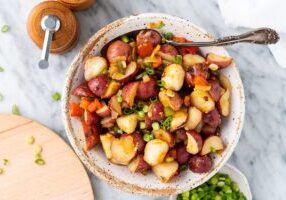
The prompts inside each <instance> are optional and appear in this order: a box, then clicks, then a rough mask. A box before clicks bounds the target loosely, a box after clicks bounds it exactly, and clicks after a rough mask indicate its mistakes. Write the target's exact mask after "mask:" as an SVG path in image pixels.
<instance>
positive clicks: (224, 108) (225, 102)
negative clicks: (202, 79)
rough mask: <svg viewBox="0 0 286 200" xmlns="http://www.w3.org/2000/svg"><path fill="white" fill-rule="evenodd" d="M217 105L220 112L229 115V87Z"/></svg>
mask: <svg viewBox="0 0 286 200" xmlns="http://www.w3.org/2000/svg"><path fill="white" fill-rule="evenodd" d="M217 105H218V110H219V112H220V114H221V115H222V116H224V117H227V116H228V115H229V113H230V91H229V90H228V89H227V90H226V91H225V92H224V93H223V95H222V96H221V97H220V99H219V101H218V104H217Z"/></svg>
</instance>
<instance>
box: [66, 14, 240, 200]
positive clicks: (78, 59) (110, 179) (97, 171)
mask: <svg viewBox="0 0 286 200" xmlns="http://www.w3.org/2000/svg"><path fill="white" fill-rule="evenodd" d="M150 16H158V17H162V18H176V19H177V20H184V21H186V22H187V23H189V24H190V25H191V26H192V27H193V28H194V29H197V30H198V31H199V32H201V33H202V34H204V37H206V38H208V39H213V38H214V37H213V36H212V35H210V34H209V33H207V32H206V31H205V30H204V29H202V28H200V27H199V26H197V25H195V24H193V23H192V22H191V21H190V20H186V19H183V18H180V17H177V16H172V15H168V14H162V13H142V14H139V15H131V16H128V17H124V18H120V19H118V20H116V21H114V22H112V23H110V24H108V25H106V26H104V27H103V28H102V29H100V30H99V31H98V32H96V33H95V34H94V35H93V36H92V37H91V38H90V39H89V40H88V42H87V43H86V44H85V45H84V47H83V48H81V49H80V52H79V53H78V54H77V55H76V56H75V58H74V59H73V61H72V63H71V65H70V67H69V70H68V72H67V78H66V81H65V84H64V88H63V101H62V116H63V122H64V126H65V130H66V133H67V137H68V139H69V141H70V143H71V146H72V147H73V149H74V150H75V152H76V154H77V155H78V156H79V158H80V159H81V161H82V162H83V163H84V165H85V166H86V167H87V168H88V169H89V170H90V171H91V172H92V173H93V174H94V175H96V176H97V177H99V178H100V179H102V180H105V181H106V182H107V183H109V184H111V185H112V186H114V187H116V188H118V189H120V190H123V191H125V192H130V193H136V194H143V195H151V196H168V195H172V194H178V193H181V192H183V191H185V190H187V188H179V189H178V188H173V187H165V188H164V189H158V188H152V189H151V188H145V187H141V186H138V185H135V184H131V183H128V182H125V181H122V180H120V179H118V178H116V177H115V176H112V175H111V174H109V173H106V171H104V170H102V169H101V168H100V167H98V166H97V165H96V163H93V166H92V165H91V163H90V162H89V160H88V158H87V156H86V154H85V152H84V151H83V150H82V148H81V147H80V145H78V144H77V142H76V140H75V138H74V136H73V128H72V125H71V121H70V116H69V111H68V107H69V99H70V90H71V84H72V80H73V77H74V74H75V73H76V72H77V69H78V63H82V62H83V59H84V57H85V56H86V55H88V54H89V53H90V52H91V51H92V49H93V48H94V46H95V44H96V43H97V42H98V41H99V40H100V38H101V37H103V36H104V35H105V34H106V33H107V32H108V31H110V30H112V29H114V28H116V27H118V26H120V25H121V24H123V23H125V22H126V20H128V19H129V18H134V17H138V18H139V17H150ZM225 51H226V50H225ZM226 52H227V51H226ZM233 65H234V67H233V70H234V72H235V73H236V74H237V77H238V80H237V81H238V85H239V89H238V90H239V93H240V104H241V110H240V115H239V116H238V119H239V124H238V125H237V127H236V130H237V137H236V139H235V140H234V141H233V142H232V143H230V144H228V145H230V148H229V151H230V152H231V153H228V154H226V155H225V156H224V158H222V159H221V161H220V162H219V163H218V164H217V165H216V167H215V168H214V169H213V170H212V171H211V172H209V173H206V174H205V176H204V177H203V178H201V179H199V180H198V181H197V182H194V183H193V184H192V185H190V187H192V188H194V187H197V186H199V185H200V184H203V183H204V182H206V181H207V180H208V179H209V178H211V177H212V176H213V175H214V174H216V173H217V172H218V171H219V170H220V169H221V168H222V167H223V165H224V164H225V163H226V162H227V160H228V159H229V157H230V156H231V155H232V153H233V151H234V148H235V147H236V144H237V143H238V141H239V138H240V135H241V131H242V127H243V123H244V114H245V97H244V88H243V85H242V81H241V78H240V75H239V71H238V69H237V68H236V66H235V63H233Z"/></svg>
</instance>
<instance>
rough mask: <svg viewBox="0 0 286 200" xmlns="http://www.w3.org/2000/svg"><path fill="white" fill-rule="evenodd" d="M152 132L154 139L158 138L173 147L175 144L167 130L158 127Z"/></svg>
mask: <svg viewBox="0 0 286 200" xmlns="http://www.w3.org/2000/svg"><path fill="white" fill-rule="evenodd" d="M152 133H153V135H154V136H155V138H156V139H160V140H163V141H165V142H167V143H168V145H169V147H173V146H174V145H175V140H174V136H173V135H172V133H170V132H169V131H165V130H163V129H159V130H153V131H152Z"/></svg>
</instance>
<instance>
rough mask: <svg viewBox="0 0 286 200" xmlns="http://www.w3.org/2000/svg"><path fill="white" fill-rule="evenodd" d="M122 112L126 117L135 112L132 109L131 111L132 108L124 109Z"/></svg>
mask: <svg viewBox="0 0 286 200" xmlns="http://www.w3.org/2000/svg"><path fill="white" fill-rule="evenodd" d="M122 112H123V114H125V115H129V114H132V113H134V110H132V109H130V108H123V109H122Z"/></svg>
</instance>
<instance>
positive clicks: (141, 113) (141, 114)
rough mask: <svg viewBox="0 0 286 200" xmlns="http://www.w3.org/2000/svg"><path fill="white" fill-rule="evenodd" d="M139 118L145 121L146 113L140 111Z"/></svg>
mask: <svg viewBox="0 0 286 200" xmlns="http://www.w3.org/2000/svg"><path fill="white" fill-rule="evenodd" d="M138 116H139V118H140V119H144V117H145V113H144V112H143V111H139V112H138Z"/></svg>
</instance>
